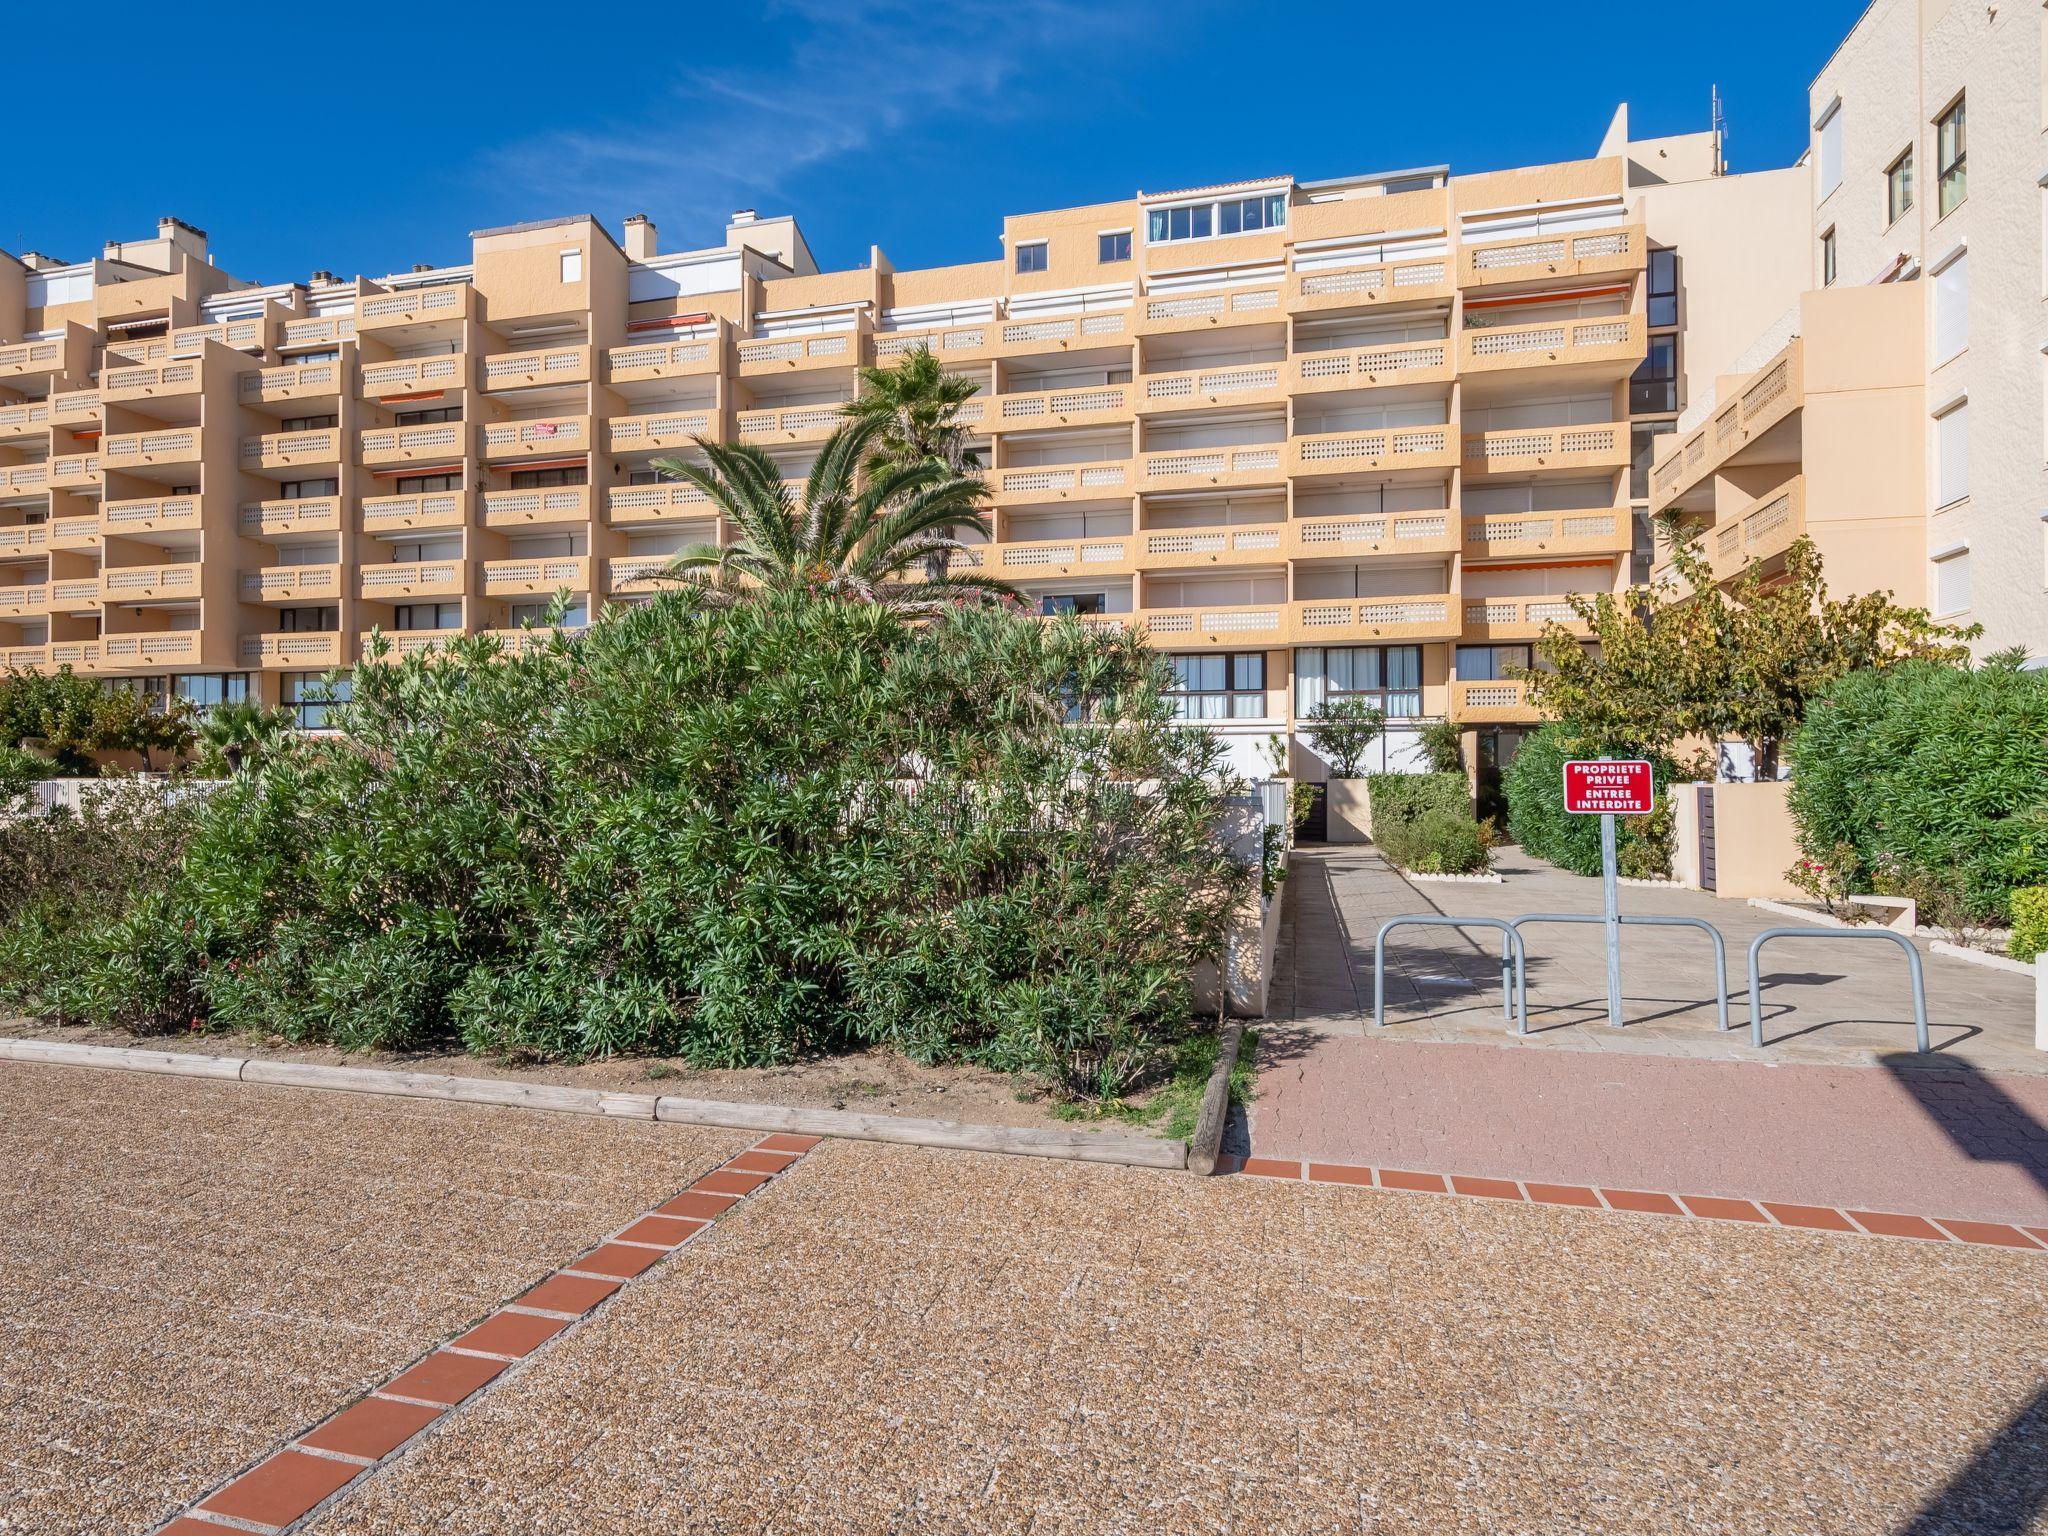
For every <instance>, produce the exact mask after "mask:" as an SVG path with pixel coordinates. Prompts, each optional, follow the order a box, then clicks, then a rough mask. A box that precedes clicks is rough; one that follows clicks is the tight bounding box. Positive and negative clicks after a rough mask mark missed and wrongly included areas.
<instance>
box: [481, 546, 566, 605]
mask: <svg viewBox="0 0 2048 1536" xmlns="http://www.w3.org/2000/svg"><path fill="white" fill-rule="evenodd" d="M483 567H484V593H485V595H486V596H489V597H503V596H508V595H509V596H527V595H533V596H545V595H547V594H549V593H552V592H554V591H556V590H558V589H559V588H562V587H567V588H569V589H570V590H571V591H575V592H588V591H589V590H590V557H589V556H587V555H557V556H549V557H546V558H543V559H532V560H486V561H484V563H483Z"/></svg>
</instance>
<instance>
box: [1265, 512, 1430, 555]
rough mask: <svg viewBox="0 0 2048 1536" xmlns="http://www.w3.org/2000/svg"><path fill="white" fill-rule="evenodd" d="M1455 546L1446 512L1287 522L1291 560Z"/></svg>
mask: <svg viewBox="0 0 2048 1536" xmlns="http://www.w3.org/2000/svg"><path fill="white" fill-rule="evenodd" d="M1457 547H1458V540H1457V534H1456V531H1455V528H1454V525H1453V519H1452V517H1451V514H1450V513H1449V512H1402V513H1381V514H1379V515H1376V516H1368V517H1298V518H1296V519H1295V520H1294V521H1293V522H1291V523H1289V524H1288V525H1287V542H1286V553H1287V556H1288V558H1289V559H1291V560H1342V559H1352V558H1356V557H1357V556H1359V555H1371V554H1379V553H1381V552H1387V553H1399V554H1418V555H1422V554H1449V553H1451V552H1452V551H1454V550H1455V549H1456V548H1457Z"/></svg>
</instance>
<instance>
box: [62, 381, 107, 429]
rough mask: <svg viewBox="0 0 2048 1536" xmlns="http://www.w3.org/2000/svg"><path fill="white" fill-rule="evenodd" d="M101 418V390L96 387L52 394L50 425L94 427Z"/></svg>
mask: <svg viewBox="0 0 2048 1536" xmlns="http://www.w3.org/2000/svg"><path fill="white" fill-rule="evenodd" d="M99 420H100V392H99V391H98V390H96V389H67V390H65V391H64V392H63V393H62V394H57V395H52V396H50V425H51V426H53V427H93V426H98V425H99Z"/></svg>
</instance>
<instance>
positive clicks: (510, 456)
mask: <svg viewBox="0 0 2048 1536" xmlns="http://www.w3.org/2000/svg"><path fill="white" fill-rule="evenodd" d="M483 435H484V457H485V458H486V459H488V460H491V461H493V462H507V461H511V462H516V461H517V460H520V459H539V458H561V457H563V456H564V455H570V454H581V453H588V452H589V451H590V418H589V417H588V416H556V417H553V418H551V419H549V420H546V421H493V422H486V423H485V424H484V433H483Z"/></svg>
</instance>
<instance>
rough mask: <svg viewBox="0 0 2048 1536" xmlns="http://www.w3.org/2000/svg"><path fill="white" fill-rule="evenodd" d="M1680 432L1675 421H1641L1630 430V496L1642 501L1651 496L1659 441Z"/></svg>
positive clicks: (1633, 499)
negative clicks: (1670, 434) (1652, 469)
mask: <svg viewBox="0 0 2048 1536" xmlns="http://www.w3.org/2000/svg"><path fill="white" fill-rule="evenodd" d="M1677 430H1678V423H1677V422H1675V421H1639V422H1636V423H1635V424H1634V425H1632V426H1631V427H1630V428H1629V429H1628V438H1629V461H1628V494H1629V499H1630V500H1632V501H1641V500H1642V499H1643V498H1644V497H1645V496H1648V495H1649V494H1650V466H1651V465H1653V464H1655V463H1656V462H1657V439H1658V438H1660V437H1663V436H1664V435H1665V434H1667V433H1670V432H1676V431H1677Z"/></svg>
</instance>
